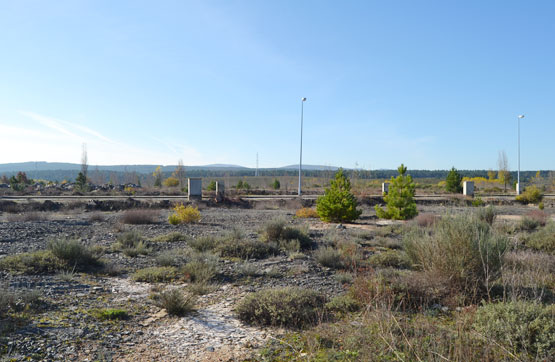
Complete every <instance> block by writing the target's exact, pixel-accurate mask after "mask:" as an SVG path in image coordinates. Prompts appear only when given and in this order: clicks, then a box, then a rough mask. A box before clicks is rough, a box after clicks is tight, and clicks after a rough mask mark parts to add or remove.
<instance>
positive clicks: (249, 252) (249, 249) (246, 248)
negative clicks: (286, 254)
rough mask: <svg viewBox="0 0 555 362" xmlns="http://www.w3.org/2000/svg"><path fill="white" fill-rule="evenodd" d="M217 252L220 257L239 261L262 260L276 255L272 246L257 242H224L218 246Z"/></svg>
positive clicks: (276, 251) (274, 247) (275, 249)
mask: <svg viewBox="0 0 555 362" xmlns="http://www.w3.org/2000/svg"><path fill="white" fill-rule="evenodd" d="M217 250H218V251H219V253H220V255H221V256H222V257H228V258H240V259H244V260H247V259H264V258H267V257H269V256H272V255H276V254H277V253H278V251H279V250H278V249H277V247H276V246H275V245H274V244H271V243H264V242H261V241H258V240H239V241H235V240H226V241H224V242H223V243H221V244H220V245H218V247H217Z"/></svg>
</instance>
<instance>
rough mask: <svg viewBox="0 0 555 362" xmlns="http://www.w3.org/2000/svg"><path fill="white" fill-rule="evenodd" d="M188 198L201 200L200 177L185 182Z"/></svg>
mask: <svg viewBox="0 0 555 362" xmlns="http://www.w3.org/2000/svg"><path fill="white" fill-rule="evenodd" d="M187 186H188V189H189V191H188V196H189V200H191V199H197V200H200V199H202V179H201V178H200V177H194V178H193V177H192V178H189V179H188V180H187Z"/></svg>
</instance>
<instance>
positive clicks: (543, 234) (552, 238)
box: [525, 222, 555, 254]
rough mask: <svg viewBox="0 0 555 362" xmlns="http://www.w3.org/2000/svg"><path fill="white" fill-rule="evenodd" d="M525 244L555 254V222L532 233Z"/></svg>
mask: <svg viewBox="0 0 555 362" xmlns="http://www.w3.org/2000/svg"><path fill="white" fill-rule="evenodd" d="M525 245H526V246H527V247H529V248H532V249H535V250H539V251H543V252H546V253H549V254H555V223H553V222H550V223H549V224H547V225H546V226H545V227H544V228H542V229H540V230H538V231H536V232H535V233H533V234H532V235H530V236H529V237H528V238H527V240H526V242H525Z"/></svg>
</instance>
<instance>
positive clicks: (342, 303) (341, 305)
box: [326, 294, 361, 316]
mask: <svg viewBox="0 0 555 362" xmlns="http://www.w3.org/2000/svg"><path fill="white" fill-rule="evenodd" d="M360 307H361V305H360V303H359V302H358V301H357V300H356V299H354V298H353V297H352V296H350V295H349V294H346V295H338V296H335V297H333V298H332V299H331V300H330V301H329V302H327V303H326V308H327V310H329V311H331V312H333V313H336V314H338V315H340V316H342V315H345V314H347V313H353V312H357V311H358V310H359V309H360Z"/></svg>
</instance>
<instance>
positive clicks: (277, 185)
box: [272, 178, 281, 190]
mask: <svg viewBox="0 0 555 362" xmlns="http://www.w3.org/2000/svg"><path fill="white" fill-rule="evenodd" d="M272 188H273V189H274V190H279V189H280V188H281V183H280V182H279V180H278V179H277V178H275V179H274V182H272Z"/></svg>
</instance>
